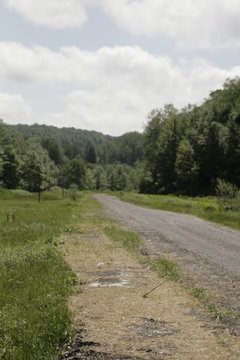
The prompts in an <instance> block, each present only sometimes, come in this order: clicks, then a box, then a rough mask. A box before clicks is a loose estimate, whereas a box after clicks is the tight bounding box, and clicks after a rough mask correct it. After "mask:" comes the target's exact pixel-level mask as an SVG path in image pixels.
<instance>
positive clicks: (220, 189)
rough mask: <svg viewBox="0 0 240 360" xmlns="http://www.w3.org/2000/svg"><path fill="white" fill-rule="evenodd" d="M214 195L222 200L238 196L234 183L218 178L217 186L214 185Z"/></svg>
mask: <svg viewBox="0 0 240 360" xmlns="http://www.w3.org/2000/svg"><path fill="white" fill-rule="evenodd" d="M216 195H217V197H218V199H220V200H224V201H228V200H230V199H235V198H237V196H238V188H237V186H236V185H234V184H231V183H229V182H227V181H224V180H221V179H218V180H217V187H216Z"/></svg>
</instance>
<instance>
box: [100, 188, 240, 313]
mask: <svg viewBox="0 0 240 360" xmlns="http://www.w3.org/2000/svg"><path fill="white" fill-rule="evenodd" d="M95 198H96V199H97V200H98V201H100V202H101V203H102V204H103V205H104V207H105V209H106V211H107V214H108V215H110V216H111V217H112V218H114V219H115V220H118V221H120V222H121V223H122V224H124V225H125V226H127V227H128V228H129V229H130V230H134V231H136V232H138V233H140V234H141V235H142V237H143V238H144V239H145V240H146V244H147V247H148V249H149V251H150V253H151V254H152V255H154V256H160V257H167V258H171V259H174V260H176V261H177V262H178V263H180V265H181V267H182V269H183V270H184V271H185V272H186V273H188V274H189V275H191V276H192V277H193V278H194V281H195V283H194V284H195V285H196V282H197V284H198V285H199V284H200V285H201V286H204V287H207V288H210V289H211V291H212V292H216V293H217V294H218V299H217V302H218V303H217V305H220V306H223V307H225V308H228V309H231V310H234V311H240V266H239V265H240V263H239V259H240V232H239V231H237V230H232V229H229V228H226V227H222V226H218V225H215V224H212V223H210V222H207V221H204V220H201V219H199V218H197V217H194V216H189V215H182V214H177V213H172V212H167V211H161V210H153V209H147V208H143V207H139V206H135V205H132V204H129V203H126V202H122V201H120V200H118V199H117V198H114V197H112V196H107V195H103V194H99V195H95Z"/></svg>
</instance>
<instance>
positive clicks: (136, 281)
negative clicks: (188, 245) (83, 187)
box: [64, 202, 240, 360]
mask: <svg viewBox="0 0 240 360" xmlns="http://www.w3.org/2000/svg"><path fill="white" fill-rule="evenodd" d="M100 214H101V213H100V212H99V209H98V210H96V211H95V210H94V204H93V202H92V203H91V206H90V207H89V208H87V207H85V215H84V216H81V223H80V225H79V229H81V232H79V231H76V232H75V233H74V232H72V233H71V234H66V235H65V236H64V242H65V244H64V251H65V254H66V260H67V262H68V263H69V264H70V265H71V267H72V269H73V270H74V271H75V272H76V273H77V276H78V288H77V290H78V291H77V292H76V294H75V295H74V296H72V297H71V299H70V307H71V309H72V310H73V312H74V314H75V324H78V323H79V321H81V322H82V323H83V324H84V326H85V328H86V334H85V339H84V340H85V341H92V342H94V343H99V346H98V347H96V348H95V350H96V351H98V352H107V353H111V354H112V355H114V354H115V355H126V356H132V357H140V358H141V359H162V358H165V357H168V358H169V359H184V360H188V359H189V360H190V359H194V360H198V359H199V360H200V359H201V360H205V359H209V360H212V359H218V360H221V359H222V360H226V359H229V360H230V359H231V360H235V359H238V358H239V354H240V345H239V343H238V341H237V339H236V338H234V337H232V336H231V335H230V334H229V332H228V330H226V329H225V330H222V331H219V330H216V327H217V329H218V326H219V327H220V323H218V322H217V321H214V322H213V321H211V320H210V319H208V318H207V316H206V314H204V311H203V310H200V308H199V307H200V305H199V303H198V302H197V300H194V299H193V298H192V296H190V295H188V294H187V293H186V292H185V290H183V289H182V288H181V286H180V285H179V284H176V283H174V282H171V281H167V282H165V283H164V284H163V285H162V286H161V287H160V288H158V289H157V290H156V291H154V292H152V293H151V294H150V295H149V296H148V297H147V298H144V297H143V295H144V294H145V293H146V292H147V291H149V290H150V289H152V288H154V287H155V286H156V285H158V284H159V283H160V282H161V281H162V280H161V279H159V277H158V276H157V274H156V273H155V272H153V271H151V269H149V268H148V267H146V266H142V265H140V264H139V262H137V261H136V259H135V256H132V255H130V254H129V253H128V252H127V251H126V250H125V249H124V248H123V245H122V243H121V241H120V242H119V243H118V242H117V241H116V240H115V241H112V240H111V239H110V238H109V237H108V236H107V235H106V234H105V233H104V228H106V226H110V225H111V224H109V222H108V221H107V220H106V219H103V218H102V217H101V216H100ZM214 329H215V330H214Z"/></svg>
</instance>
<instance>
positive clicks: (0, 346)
mask: <svg viewBox="0 0 240 360" xmlns="http://www.w3.org/2000/svg"><path fill="white" fill-rule="evenodd" d="M75 206H76V205H75V204H73V203H72V202H71V201H70V200H69V199H65V200H62V199H61V196H60V194H59V193H55V194H52V193H47V194H42V201H41V203H40V204H38V203H37V195H36V194H34V195H32V194H29V193H26V192H22V191H3V190H1V191H0V274H1V277H0V358H1V359H4V360H10V359H11V360H28V359H29V360H34V359H36V360H40V359H42V360H44V359H46V360H51V359H57V354H58V352H59V348H60V347H61V346H62V345H63V344H64V343H65V341H66V339H67V338H68V337H69V335H70V333H71V314H70V313H69V310H68V307H67V298H68V296H69V294H70V293H71V292H72V289H73V284H74V282H75V275H74V274H73V273H72V271H71V270H70V269H69V268H68V267H67V265H66V264H65V263H64V260H63V257H62V254H61V252H60V249H59V247H58V244H59V235H60V232H61V231H63V230H64V228H66V227H67V226H68V224H69V222H70V219H71V216H72V213H73V211H74V210H75ZM13 213H14V214H15V221H14V220H13V219H12V214H13ZM7 214H10V220H9V222H7Z"/></svg>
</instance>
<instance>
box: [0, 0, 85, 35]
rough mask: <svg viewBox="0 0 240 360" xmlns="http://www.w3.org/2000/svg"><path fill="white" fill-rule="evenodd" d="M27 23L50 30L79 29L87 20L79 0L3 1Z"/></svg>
mask: <svg viewBox="0 0 240 360" xmlns="http://www.w3.org/2000/svg"><path fill="white" fill-rule="evenodd" d="M4 1H5V4H6V5H7V7H8V8H9V9H10V10H14V11H16V12H19V13H20V14H22V15H23V16H24V18H25V19H26V20H28V21H31V22H33V23H35V24H37V25H43V26H47V27H50V28H56V29H61V28H66V27H81V26H82V25H83V24H84V23H85V21H86V20H87V15H86V12H85V9H84V7H83V5H82V2H81V1H79V0H47V1H46V0H4Z"/></svg>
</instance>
